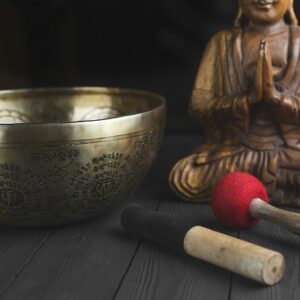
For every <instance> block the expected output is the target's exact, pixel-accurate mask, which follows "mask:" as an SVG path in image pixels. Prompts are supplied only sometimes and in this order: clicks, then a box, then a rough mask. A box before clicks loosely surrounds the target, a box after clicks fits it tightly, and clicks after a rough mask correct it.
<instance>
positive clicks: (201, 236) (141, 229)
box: [121, 204, 285, 285]
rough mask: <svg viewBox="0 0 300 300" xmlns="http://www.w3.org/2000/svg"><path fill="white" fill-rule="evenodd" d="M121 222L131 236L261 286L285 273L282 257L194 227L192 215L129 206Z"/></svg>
mask: <svg viewBox="0 0 300 300" xmlns="http://www.w3.org/2000/svg"><path fill="white" fill-rule="evenodd" d="M121 223H122V225H123V227H124V228H125V229H126V230H127V231H128V232H130V233H133V234H136V235H139V236H142V237H145V238H147V239H149V240H152V241H155V242H158V243H160V244H162V245H164V246H167V247H171V248H173V249H177V250H182V251H184V252H185V253H186V254H188V255H190V256H193V257H196V258H199V259H202V260H204V261H207V262H209V263H212V264H214V265H216V266H219V267H221V268H224V269H227V270H230V271H232V272H235V273H237V274H240V275H242V276H245V277H247V278H250V279H253V280H255V281H258V282H261V283H263V284H267V285H273V284H275V283H277V282H279V280H280V279H281V277H282V275H283V273H284V268H285V260H284V257H283V256H282V254H280V253H278V252H275V251H272V250H269V249H266V248H263V247H260V246H257V245H254V244H251V243H248V242H245V241H242V240H239V239H237V238H234V237H231V236H228V235H225V234H222V233H219V232H216V231H213V230H210V229H207V228H205V227H202V226H196V224H197V223H198V222H197V220H196V219H195V216H194V217H191V218H189V217H187V216H185V217H181V216H174V215H173V216H171V215H167V214H163V213H159V212H155V211H151V210H148V209H145V208H142V207H141V206H138V205H134V204H132V205H129V206H127V208H125V210H124V211H123V213H122V216H121Z"/></svg>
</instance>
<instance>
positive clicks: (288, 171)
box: [169, 26, 300, 206]
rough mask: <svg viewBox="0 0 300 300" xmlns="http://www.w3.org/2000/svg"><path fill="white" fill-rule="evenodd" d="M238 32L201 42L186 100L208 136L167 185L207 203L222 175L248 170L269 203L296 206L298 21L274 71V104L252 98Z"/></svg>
mask: <svg viewBox="0 0 300 300" xmlns="http://www.w3.org/2000/svg"><path fill="white" fill-rule="evenodd" d="M242 37H243V32H242V30H241V29H233V30H232V31H229V30H228V31H222V32H220V33H218V34H216V35H215V36H214V37H213V38H212V39H211V41H210V42H209V44H208V46H207V49H206V51H205V53H204V56H203V59H202V62H201V64H200V68H199V72H198V75H197V78H196V82H195V87H194V91H193V95H192V99H191V101H190V106H189V110H190V113H191V114H192V116H193V117H194V118H195V119H196V120H197V121H199V123H200V124H201V125H202V127H203V130H204V135H205V141H206V142H205V144H204V145H202V146H201V147H200V148H199V149H198V150H197V151H196V152H195V153H193V154H192V155H190V156H188V157H186V158H184V159H182V160H180V161H179V162H178V163H177V164H176V165H175V166H174V167H173V169H172V171H171V173H170V178H169V179H170V185H171V187H172V189H173V190H174V191H175V192H176V193H177V194H178V195H179V196H180V197H182V198H184V199H186V200H189V201H195V202H209V201H210V197H211V193H212V190H213V187H214V186H215V184H216V183H217V182H218V181H219V180H220V179H221V178H222V177H223V176H224V175H226V174H228V173H230V172H235V171H241V172H248V173H252V174H253V175H255V176H257V177H258V178H259V179H260V180H262V182H263V183H264V184H265V186H266V188H267V190H268V192H269V194H270V195H271V196H273V200H274V202H275V203H277V204H283V205H285V204H286V205H299V206H300V193H298V190H299V191H300V60H299V58H300V28H299V27H292V26H291V27H289V33H288V38H287V40H288V47H287V57H286V61H287V64H286V65H285V66H283V67H282V68H281V70H280V72H278V74H276V76H275V78H274V80H275V87H276V89H277V91H279V92H280V94H281V99H280V102H279V103H278V104H275V103H274V104H267V103H266V102H265V101H262V102H260V103H257V104H253V101H252V91H253V88H254V82H253V78H252V79H250V78H249V76H247V71H248V70H247V68H245V64H244V61H243V47H242ZM258 46H259V45H258ZM298 195H299V197H298Z"/></svg>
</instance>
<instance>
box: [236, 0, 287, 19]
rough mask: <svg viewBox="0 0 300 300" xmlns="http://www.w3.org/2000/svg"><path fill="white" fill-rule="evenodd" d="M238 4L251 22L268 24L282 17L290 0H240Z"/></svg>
mask: <svg viewBox="0 0 300 300" xmlns="http://www.w3.org/2000/svg"><path fill="white" fill-rule="evenodd" d="M240 5H241V7H242V10H243V13H244V14H245V15H246V16H247V17H248V18H249V20H250V21H251V22H252V23H254V24H265V25H270V24H274V23H276V22H278V21H280V20H281V19H282V18H283V17H284V15H285V14H286V12H287V11H288V9H289V7H290V5H291V0H240Z"/></svg>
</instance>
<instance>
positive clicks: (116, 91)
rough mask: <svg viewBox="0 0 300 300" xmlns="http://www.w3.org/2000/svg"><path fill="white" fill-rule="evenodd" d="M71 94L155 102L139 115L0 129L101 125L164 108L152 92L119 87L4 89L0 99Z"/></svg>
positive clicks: (160, 100)
mask: <svg viewBox="0 0 300 300" xmlns="http://www.w3.org/2000/svg"><path fill="white" fill-rule="evenodd" d="M64 92H65V93H72V92H81V93H87V92H89V93H95V94H96V93H99V94H101V93H102V94H107V95H128V94H131V95H133V96H147V97H149V98H152V99H153V100H155V101H156V102H157V104H155V105H154V106H153V108H151V109H148V110H146V111H143V112H139V113H132V114H127V115H122V116H117V117H113V118H109V119H94V120H79V121H68V122H41V123H36V122H26V123H1V122H0V127H3V126H5V127H6V128H9V127H27V126H30V127H32V126H33V127H36V126H38V127H48V126H64V125H72V124H74V125H76V124H78V125H79V124H82V125H84V124H95V123H97V124H101V123H105V122H112V121H113V120H124V119H126V118H132V117H138V116H139V117H143V116H147V115H149V114H151V113H153V112H155V111H158V110H160V109H163V108H165V107H166V99H165V98H164V97H163V96H162V95H160V94H158V93H154V92H150V91H147V90H142V89H129V88H119V87H102V86H73V87H67V86H66V87H38V88H24V89H23V88H21V89H6V90H0V98H1V97H3V96H5V95H7V96H8V95H13V94H28V93H40V94H43V93H45V94H46V93H64Z"/></svg>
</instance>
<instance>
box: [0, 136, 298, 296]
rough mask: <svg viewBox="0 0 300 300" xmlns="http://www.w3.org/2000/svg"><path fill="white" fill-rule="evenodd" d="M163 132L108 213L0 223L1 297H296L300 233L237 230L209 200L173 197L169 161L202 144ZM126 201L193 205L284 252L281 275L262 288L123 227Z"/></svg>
mask: <svg viewBox="0 0 300 300" xmlns="http://www.w3.org/2000/svg"><path fill="white" fill-rule="evenodd" d="M200 142H201V141H200V138H199V137H197V136H168V137H166V138H165V141H164V144H163V147H162V150H161V152H160V154H159V158H158V160H157V161H156V163H155V165H154V167H153V168H152V170H151V172H150V174H149V176H148V177H147V178H146V180H145V181H144V183H143V185H142V186H141V187H140V188H139V190H138V191H137V192H136V193H135V194H134V195H133V196H132V197H131V198H130V199H128V200H127V201H126V203H124V204H123V205H122V206H121V207H119V208H117V209H115V210H114V211H113V212H112V213H110V214H107V215H106V216H104V217H99V218H96V219H93V220H90V221H87V222H83V223H79V224H73V225H68V226H63V227H57V228H42V229H14V228H6V227H0V299H1V300H2V299H26V300H27V299H30V300H35V299H37V300H40V299H55V300H60V299H64V300H65V299H72V300H74V299H85V300H86V299H101V300H106V299H108V300H110V299H111V300H113V299H117V300H127V299H128V300H129V299H130V300H135V299H137V300H148V299H149V300H150V299H161V300H166V299H172V300H173V299H178V300H181V299H186V300H188V299H191V300H192V299H195V300H196V299H197V300H199V299H204V300H209V299H216V300H223V299H224V300H229V299H234V300H246V299H251V300H253V299H264V300H265V299H266V300H267V299H272V300H273V299H278V300H279V299H289V300H293V299H295V300H296V299H297V300H299V299H300V241H299V239H300V238H297V237H296V236H294V235H292V234H290V233H288V232H286V231H284V230H282V229H280V228H278V227H277V226H275V225H270V224H268V223H266V222H261V223H260V224H259V225H258V226H257V227H256V228H255V229H252V230H247V231H241V232H238V231H235V230H228V229H224V228H222V227H221V226H220V225H218V224H216V223H215V221H214V218H213V216H212V214H211V211H210V208H209V206H207V205H193V204H186V203H182V202H180V201H178V199H177V198H176V197H175V196H174V195H173V194H172V193H171V191H170V190H169V189H168V185H167V176H168V172H169V169H170V168H171V166H172V164H173V163H174V162H175V161H176V160H177V159H178V158H179V157H181V156H184V155H186V154H188V153H189V152H190V151H191V150H192V149H193V148H194V147H196V146H197V145H198V144H199V143H200ZM128 202H138V203H140V204H141V205H144V206H147V207H150V208H153V209H156V210H160V211H164V212H168V213H173V212H176V213H180V214H189V213H191V212H195V211H198V212H199V215H200V216H201V220H202V224H201V225H204V226H207V227H210V228H214V229H216V230H219V231H222V232H225V233H227V234H231V235H234V236H239V237H240V238H242V239H244V240H247V241H251V242H254V243H256V244H259V245H263V246H266V247H268V248H271V249H275V250H278V251H280V252H282V253H283V254H284V256H285V258H286V262H287V268H286V272H285V276H284V278H283V280H282V281H281V282H280V283H279V284H278V285H276V286H274V287H265V286H262V285H260V284H258V283H255V282H252V281H250V280H248V279H244V278H241V277H239V276H237V275H233V274H232V273H230V272H228V271H225V270H222V269H219V268H217V267H215V266H212V265H210V264H208V263H205V262H202V261H197V260H195V259H193V258H190V257H187V256H184V255H183V256H182V255H179V254H177V253H174V252H172V251H169V250H168V249H165V248H163V247H161V246H160V245H157V244H155V243H152V242H149V241H146V240H144V239H141V238H139V237H135V236H131V235H129V234H127V233H125V232H124V231H123V230H122V228H121V226H120V221H119V219H120V213H121V212H122V209H123V207H124V206H125V205H126V204H127V203H128Z"/></svg>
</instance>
